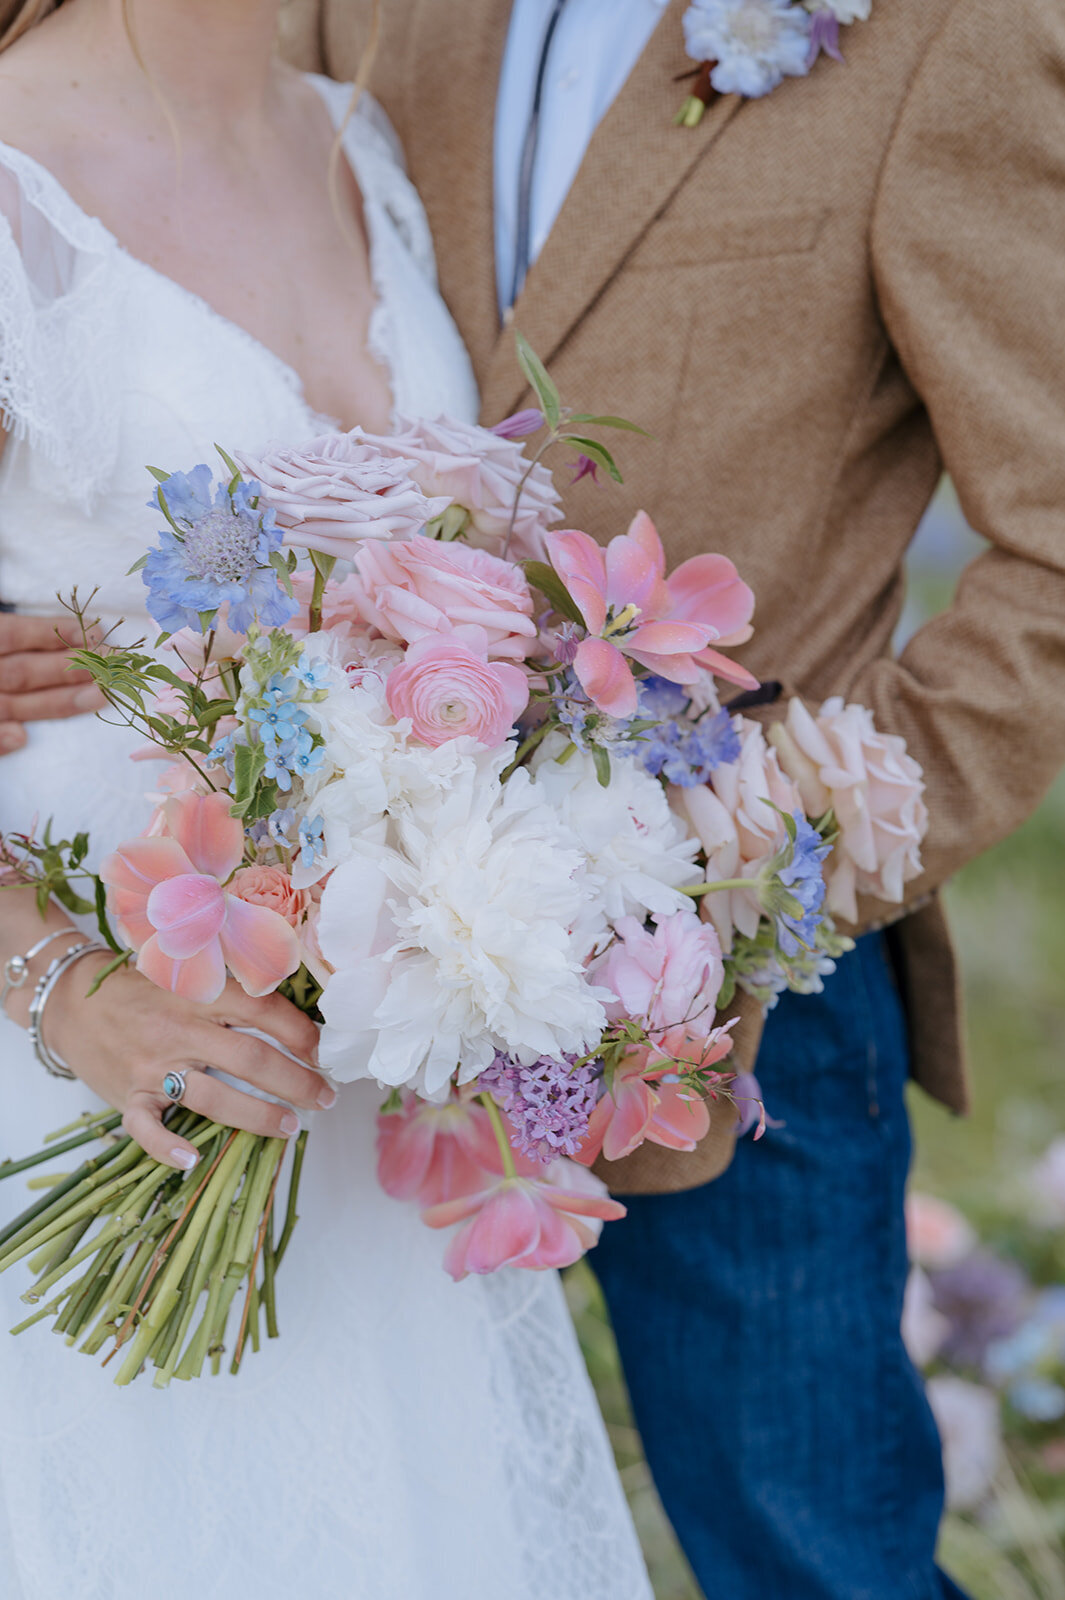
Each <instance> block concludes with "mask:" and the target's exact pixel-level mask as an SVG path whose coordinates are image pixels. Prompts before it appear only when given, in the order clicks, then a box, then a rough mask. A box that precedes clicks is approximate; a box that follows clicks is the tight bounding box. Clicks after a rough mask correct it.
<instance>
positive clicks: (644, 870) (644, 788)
mask: <svg viewBox="0 0 1065 1600" xmlns="http://www.w3.org/2000/svg"><path fill="white" fill-rule="evenodd" d="M567 748H568V744H567V740H566V738H565V736H564V735H563V734H560V733H552V734H550V735H549V736H548V737H547V738H546V739H545V740H544V742H543V744H542V745H541V746H540V749H539V750H538V751H537V753H536V756H535V758H534V760H533V769H534V771H535V773H536V781H537V783H538V784H539V785H540V787H541V789H542V790H543V792H544V794H545V795H546V796H547V799H548V800H549V802H550V804H551V805H552V806H553V807H554V808H555V810H556V811H557V812H558V815H559V817H560V818H561V820H562V822H563V823H564V824H565V825H566V827H567V828H569V829H570V831H571V832H572V834H573V835H574V837H575V838H576V840H577V843H578V844H579V845H580V848H581V849H582V850H583V852H584V854H585V857H586V860H587V867H588V873H589V879H590V885H589V887H590V889H591V891H592V892H591V893H590V894H589V896H588V898H587V900H586V903H585V905H584V907H583V911H582V915H581V918H580V922H579V924H578V926H577V928H576V929H575V938H576V939H577V942H578V945H579V947H580V949H581V951H582V953H583V954H584V955H590V954H591V953H592V951H593V950H594V949H597V948H601V947H602V945H603V943H604V941H605V937H606V934H607V932H608V929H609V925H610V924H612V923H614V922H616V921H617V920H618V918H619V917H626V916H634V915H635V916H638V917H640V918H641V919H642V918H643V917H645V916H646V915H647V913H648V912H654V911H657V912H660V913H663V914H665V913H668V912H670V911H690V910H691V905H692V902H691V899H690V898H689V896H688V895H684V894H681V893H679V888H680V886H681V885H682V884H692V883H696V882H698V880H699V877H700V874H699V870H698V868H696V867H694V866H693V862H694V859H695V856H696V854H697V852H698V849H699V845H698V841H697V840H696V839H694V838H692V837H691V835H690V833H689V832H688V831H687V829H686V828H685V827H684V826H683V825H682V823H681V821H680V820H679V819H678V818H677V817H676V816H675V815H674V814H673V812H672V811H671V810H670V808H669V802H668V800H667V799H666V794H665V790H664V789H663V788H662V785H661V784H660V783H659V782H658V780H657V778H652V777H651V776H650V775H649V774H648V773H647V772H645V771H644V769H643V768H642V767H641V766H640V765H639V764H638V762H636V761H633V760H629V759H626V758H624V757H623V758H621V759H619V760H616V761H614V762H613V763H612V775H611V779H610V783H609V785H608V787H606V788H604V787H603V786H602V785H601V784H600V783H599V780H598V778H597V777H596V773H595V762H594V760H593V758H592V756H591V755H589V754H586V753H583V752H582V751H579V750H574V751H573V753H572V754H571V755H570V756H569V757H568V759H566V760H565V761H559V760H558V759H557V757H559V756H560V755H562V754H563V752H564V751H565V750H566V749H567Z"/></svg>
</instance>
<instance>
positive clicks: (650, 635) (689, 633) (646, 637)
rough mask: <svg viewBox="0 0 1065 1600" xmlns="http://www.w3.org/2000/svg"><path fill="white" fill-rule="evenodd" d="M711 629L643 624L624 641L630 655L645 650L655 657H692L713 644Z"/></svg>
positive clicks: (687, 624) (683, 624) (682, 624)
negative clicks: (697, 651)
mask: <svg viewBox="0 0 1065 1600" xmlns="http://www.w3.org/2000/svg"><path fill="white" fill-rule="evenodd" d="M716 637H717V635H716V633H715V632H714V631H713V629H712V628H707V627H704V626H703V625H702V624H700V623H696V622H645V623H644V624H643V625H642V627H639V628H636V629H635V630H634V631H633V632H632V633H630V634H629V635H628V637H627V639H626V641H625V643H626V646H627V648H628V649H629V650H630V652H631V653H635V652H636V651H637V650H646V651H648V652H649V653H650V654H651V655H655V656H679V655H694V653H695V652H696V650H703V649H705V648H706V646H707V645H708V644H711V643H713V641H714V639H716Z"/></svg>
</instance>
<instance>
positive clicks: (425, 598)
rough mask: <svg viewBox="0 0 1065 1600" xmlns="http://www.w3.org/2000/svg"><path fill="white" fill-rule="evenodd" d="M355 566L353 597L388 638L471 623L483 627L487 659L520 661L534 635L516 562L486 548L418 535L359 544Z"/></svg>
mask: <svg viewBox="0 0 1065 1600" xmlns="http://www.w3.org/2000/svg"><path fill="white" fill-rule="evenodd" d="M355 569H356V572H355V575H354V576H353V579H352V580H349V581H351V582H353V583H354V585H355V588H354V589H353V591H352V593H353V595H354V597H355V599H356V603H357V604H358V606H359V609H360V610H361V612H362V615H363V617H364V618H365V619H366V621H367V622H369V623H372V624H373V626H374V627H375V628H377V629H379V630H380V632H381V633H383V634H384V636H385V638H386V639H397V640H399V641H400V642H402V643H404V644H414V643H415V641H416V640H418V639H424V638H425V637H426V635H427V634H431V633H447V632H450V630H451V629H452V628H456V627H463V626H465V625H467V624H471V623H472V624H473V625H474V626H476V627H480V628H483V629H484V631H485V635H486V637H487V639H488V655H489V658H490V659H498V658H501V657H504V658H509V659H510V660H513V661H523V660H524V659H525V656H526V654H527V653H528V651H529V648H530V643H531V642H532V641H535V639H536V624H535V623H534V622H533V620H532V611H533V600H532V594H531V593H530V590H529V585H528V584H527V583H526V581H525V577H524V575H523V573H522V572H521V569H520V568H519V567H516V566H513V565H512V564H511V563H510V562H509V561H500V560H499V559H498V558H497V557H496V556H490V555H488V554H487V553H486V552H485V551H484V550H475V549H473V548H471V546H469V545H465V544H442V543H440V541H439V540H437V539H425V538H420V537H419V538H414V539H411V540H409V541H408V542H407V543H405V544H393V545H363V547H362V549H361V550H360V551H359V553H358V555H357V556H356V557H355Z"/></svg>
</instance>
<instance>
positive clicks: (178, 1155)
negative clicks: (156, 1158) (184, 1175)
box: [170, 1150, 200, 1172]
mask: <svg viewBox="0 0 1065 1600" xmlns="http://www.w3.org/2000/svg"><path fill="white" fill-rule="evenodd" d="M170 1159H171V1161H173V1163H174V1165H175V1166H176V1167H180V1168H181V1170H182V1171H183V1172H191V1171H192V1169H193V1167H194V1166H195V1165H196V1163H197V1161H199V1159H200V1158H199V1156H198V1155H197V1154H196V1152H195V1150H171V1152H170Z"/></svg>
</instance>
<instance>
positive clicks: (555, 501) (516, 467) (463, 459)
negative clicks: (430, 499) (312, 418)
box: [366, 417, 562, 561]
mask: <svg viewBox="0 0 1065 1600" xmlns="http://www.w3.org/2000/svg"><path fill="white" fill-rule="evenodd" d="M366 437H367V438H368V439H370V441H371V442H372V443H373V444H374V445H376V446H377V447H378V448H379V449H381V450H383V451H385V452H386V453H387V454H390V455H395V456H398V457H399V458H400V460H401V461H402V462H403V463H404V467H405V470H406V471H408V472H409V473H410V475H411V477H412V478H413V479H414V480H415V482H416V483H417V484H419V485H420V487H421V489H422V490H423V491H424V493H425V494H427V495H442V496H446V498H447V499H448V501H450V502H454V504H455V505H458V506H461V507H462V508H463V510H465V511H468V512H469V514H470V523H469V526H468V527H467V528H466V530H465V532H464V537H465V538H466V539H467V540H469V542H470V543H471V544H481V545H483V546H484V547H485V548H486V549H489V550H498V549H500V547H501V546H502V543H503V541H504V540H505V539H506V536H507V530H508V528H509V527H510V517H511V512H512V510H513V507H514V496H515V494H516V492H517V488H518V484H519V483H520V482H521V480H522V478H523V477H524V476H525V473H526V472H527V471H528V468H529V458H528V457H527V456H526V454H525V452H524V450H523V449H522V447H521V444H520V442H519V441H517V440H513V439H505V438H502V437H501V436H500V435H499V434H497V433H493V432H492V431H491V429H489V428H479V427H477V426H476V425H475V424H473V423H469V422H456V421H454V420H453V419H452V418H450V417H437V418H436V419H435V421H432V422H429V421H426V420H424V419H421V420H418V421H414V422H408V421H407V420H406V419H404V418H400V419H399V421H398V424H397V432H396V433H395V435H393V436H390V437H381V436H379V435H373V436H371V435H366ZM561 515H562V513H561V511H560V510H559V495H558V491H557V490H556V488H555V485H554V482H553V481H552V478H551V474H550V473H549V472H548V470H547V468H546V467H543V466H535V467H534V468H533V470H532V472H531V473H530V474H529V479H528V482H527V483H526V484H525V487H524V489H523V490H522V494H521V501H520V504H519V507H518V515H517V518H516V520H515V523H514V537H513V539H512V541H511V545H510V549H509V550H508V552H507V554H508V556H510V557H511V558H512V559H513V560H538V561H542V560H543V558H544V536H545V535H546V533H547V530H548V528H549V527H550V526H551V524H552V523H553V522H558V520H559V518H560V517H561Z"/></svg>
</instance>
